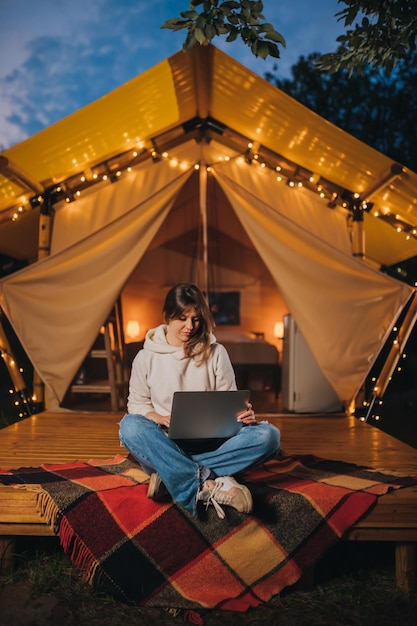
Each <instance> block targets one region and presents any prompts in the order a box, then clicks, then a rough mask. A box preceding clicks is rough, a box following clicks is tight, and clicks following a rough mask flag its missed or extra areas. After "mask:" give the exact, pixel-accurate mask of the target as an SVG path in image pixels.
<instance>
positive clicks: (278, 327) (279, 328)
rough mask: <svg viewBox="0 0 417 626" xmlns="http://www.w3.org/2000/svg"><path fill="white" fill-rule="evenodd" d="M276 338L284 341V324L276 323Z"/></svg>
mask: <svg viewBox="0 0 417 626" xmlns="http://www.w3.org/2000/svg"><path fill="white" fill-rule="evenodd" d="M274 337H276V338H277V339H282V338H283V337H284V322H275V325H274Z"/></svg>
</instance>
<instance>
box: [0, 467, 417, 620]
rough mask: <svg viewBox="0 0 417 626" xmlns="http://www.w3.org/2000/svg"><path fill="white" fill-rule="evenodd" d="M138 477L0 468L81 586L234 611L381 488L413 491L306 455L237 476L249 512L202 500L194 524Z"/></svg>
mask: <svg viewBox="0 0 417 626" xmlns="http://www.w3.org/2000/svg"><path fill="white" fill-rule="evenodd" d="M147 480H148V477H147V475H146V474H145V473H144V472H142V470H141V469H140V468H139V466H138V465H136V464H135V463H134V462H132V461H130V460H129V459H125V458H124V457H122V456H118V457H115V458H114V459H110V460H106V461H95V460H93V461H90V462H88V463H83V462H78V463H68V464H65V465H43V466H41V467H40V468H22V469H19V470H12V471H3V472H0V483H3V484H11V485H15V486H25V487H26V488H28V489H36V490H38V491H39V497H38V505H39V513H40V515H41V516H42V517H43V518H46V519H47V520H48V522H49V523H51V524H52V525H53V527H54V529H55V532H56V533H57V534H58V535H59V538H60V541H61V545H62V547H63V549H64V550H65V552H67V553H68V554H69V555H70V556H71V559H72V561H73V562H74V563H75V565H76V566H77V567H78V568H79V569H80V570H81V571H83V573H84V574H85V576H86V578H87V579H88V580H90V581H92V582H93V583H94V584H96V585H97V586H99V587H100V588H102V589H105V590H106V591H109V592H111V593H113V594H114V595H116V596H117V597H118V598H120V599H122V600H124V601H126V602H129V603H133V604H148V605H154V606H163V607H178V608H185V609H187V608H188V609H198V608H200V609H201V608H216V609H224V610H232V611H245V610H247V609H248V608H249V607H251V606H252V607H254V606H258V605H259V604H261V603H263V602H266V601H268V600H269V599H270V598H271V597H272V596H273V595H274V594H277V593H279V592H280V591H281V590H282V589H283V588H284V587H286V586H288V585H292V584H293V583H295V582H296V581H297V580H298V579H299V578H300V576H301V575H302V574H303V572H304V571H305V570H306V569H308V568H310V567H311V566H312V565H314V564H315V563H316V562H317V561H318V560H319V559H320V558H321V557H322V556H323V555H324V553H325V552H326V551H327V550H328V549H329V548H330V547H331V546H332V545H334V544H335V543H336V542H337V541H338V540H339V539H340V538H341V537H342V535H343V534H344V533H345V532H346V530H348V529H349V528H350V527H351V526H352V525H353V524H354V523H355V522H357V521H358V520H359V518H361V517H362V516H363V515H364V514H365V513H366V512H367V511H368V510H369V509H370V508H371V507H372V505H373V504H374V502H375V500H376V498H377V497H378V495H381V494H383V493H386V492H387V491H388V490H389V489H398V488H400V487H406V486H410V485H415V484H417V477H407V476H396V475H392V474H387V473H383V472H380V471H375V470H372V469H370V468H366V467H360V466H357V465H352V464H348V463H343V462H340V461H329V460H325V459H320V458H317V457H314V456H291V457H287V458H282V459H279V460H275V461H270V462H268V463H266V464H265V465H263V466H262V467H259V468H257V469H254V470H251V471H250V472H247V473H246V474H245V475H244V476H242V477H240V480H241V482H245V483H246V484H247V485H248V486H249V488H250V490H251V492H252V495H253V500H254V510H253V513H252V514H251V515H244V514H241V513H238V512H237V511H235V510H234V509H232V508H227V507H225V510H226V519H225V520H220V519H219V518H218V517H217V515H216V513H215V511H214V509H213V508H212V507H209V509H208V510H206V509H205V507H204V505H202V504H201V509H199V516H198V517H197V518H193V517H192V516H190V515H189V514H188V513H187V512H186V511H184V509H182V508H181V507H178V506H176V505H175V504H172V503H171V502H170V501H169V500H167V501H165V502H155V501H153V500H150V499H149V498H147Z"/></svg>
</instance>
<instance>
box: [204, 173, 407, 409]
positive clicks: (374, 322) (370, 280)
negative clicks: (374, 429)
mask: <svg viewBox="0 0 417 626" xmlns="http://www.w3.org/2000/svg"><path fill="white" fill-rule="evenodd" d="M214 174H215V176H216V177H217V179H218V180H219V183H220V184H221V186H222V188H223V190H224V191H225V193H226V195H227V197H228V198H229V200H230V202H231V204H232V206H233V208H234V210H235V212H236V214H237V215H238V217H239V219H240V220H241V222H242V224H243V226H244V228H245V230H246V232H247V233H248V235H249V237H250V238H251V240H252V242H253V244H254V246H255V248H256V249H257V251H258V253H259V254H260V256H261V257H262V259H263V260H264V262H265V264H266V265H267V267H269V269H270V271H271V273H272V275H273V277H274V279H275V281H276V284H277V285H278V287H279V289H280V291H281V293H282V295H283V297H284V299H285V301H286V303H287V305H288V307H289V309H290V311H291V313H292V315H293V316H294V318H295V320H296V321H297V324H298V326H299V328H300V330H301V332H302V333H303V336H304V337H305V338H306V341H307V343H308V345H309V347H310V349H311V351H312V353H313V355H314V357H315V358H316V361H317V363H318V364H319V366H320V367H321V369H322V372H323V374H324V375H325V376H326V378H327V379H328V380H329V382H330V383H331V385H332V387H333V388H334V390H335V391H336V393H337V395H338V396H339V399H340V400H341V401H342V402H343V403H344V404H345V405H348V404H349V403H350V401H351V400H352V399H353V398H354V396H355V395H356V393H357V392H358V390H359V388H360V386H361V384H362V383H363V381H364V379H365V377H366V375H367V374H368V372H369V370H370V369H371V367H372V365H373V363H374V362H375V360H376V358H377V356H378V354H379V352H380V350H381V347H382V345H383V343H384V342H385V340H386V338H387V336H388V333H389V332H390V330H391V328H392V326H393V324H394V322H395V320H396V319H397V317H398V315H399V314H400V312H401V310H402V308H403V307H404V306H405V304H406V303H407V302H408V300H409V298H410V297H411V294H412V293H413V291H414V290H413V289H412V288H411V287H409V286H408V285H405V284H404V283H400V282H398V281H396V280H394V279H392V278H390V277H388V276H386V275H384V274H381V273H380V272H379V271H377V270H375V269H373V268H370V267H368V266H367V265H365V264H364V263H363V262H362V261H359V260H357V259H356V258H354V257H353V256H352V255H351V253H350V252H349V249H348V245H347V240H346V228H345V227H343V224H342V222H341V220H340V216H337V215H336V214H335V213H333V212H332V211H328V210H326V209H325V208H324V207H323V206H316V210H314V207H313V206H310V207H309V211H308V218H307V219H305V218H306V216H305V214H304V210H305V200H304V199H303V200H301V197H300V195H301V194H300V191H296V192H295V193H293V192H291V191H290V190H288V191H287V190H286V189H285V188H284V187H282V188H280V191H279V196H278V194H277V186H276V184H275V183H274V181H273V180H272V176H271V173H270V172H265V171H263V172H262V173H260V172H259V171H256V172H255V170H254V168H252V169H251V168H248V167H247V166H246V167H243V168H242V167H239V163H238V162H236V161H235V162H233V163H231V164H230V167H228V168H227V169H226V168H224V167H219V168H214ZM255 181H256V182H255ZM255 190H256V192H255ZM297 194H298V202H297Z"/></svg>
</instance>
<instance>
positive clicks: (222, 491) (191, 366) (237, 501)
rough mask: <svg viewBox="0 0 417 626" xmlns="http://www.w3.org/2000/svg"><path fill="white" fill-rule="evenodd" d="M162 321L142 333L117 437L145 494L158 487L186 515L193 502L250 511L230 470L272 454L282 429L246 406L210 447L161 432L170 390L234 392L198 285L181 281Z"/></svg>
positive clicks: (170, 294)
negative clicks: (143, 478) (235, 426)
mask: <svg viewBox="0 0 417 626" xmlns="http://www.w3.org/2000/svg"><path fill="white" fill-rule="evenodd" d="M163 320H164V324H161V325H160V326H158V327H157V328H154V329H152V330H149V331H148V332H147V333H146V338H145V343H144V346H143V350H141V351H140V352H139V353H138V354H137V355H136V357H135V359H134V361H133V364H132V373H131V377H130V384H129V397H128V401H127V410H128V413H127V414H126V415H125V416H124V417H123V419H122V421H121V423H120V441H121V443H122V444H123V446H124V447H125V448H126V449H127V450H129V452H130V453H131V454H132V455H133V456H134V457H135V459H136V460H137V461H138V462H139V463H140V465H141V466H142V467H143V469H144V470H145V471H146V472H147V473H148V474H150V475H151V477H150V481H149V489H148V497H151V498H157V497H158V495H161V492H162V490H163V489H164V487H165V488H166V490H168V492H169V493H170V495H171V496H172V498H173V499H174V500H175V502H176V503H177V504H179V505H180V506H182V507H184V508H185V509H186V510H187V511H188V512H190V513H191V514H192V515H195V514H196V510H197V502H198V501H202V502H204V503H205V504H206V506H209V505H210V504H212V505H213V506H214V507H215V509H216V511H217V513H218V515H219V517H221V518H224V511H223V509H222V507H221V506H220V505H222V504H223V505H226V506H232V507H234V508H235V509H237V510H238V511H240V512H242V513H250V512H251V511H252V506H253V504H252V496H251V493H250V491H249V489H248V488H247V487H246V486H245V485H240V484H239V483H238V482H237V481H236V479H235V478H234V476H235V475H236V474H239V473H240V472H243V471H245V470H247V469H248V468H250V467H254V466H255V465H258V464H260V463H263V462H264V461H266V460H268V459H271V458H273V457H275V456H276V455H277V454H278V453H279V449H280V432H279V430H278V429H277V428H275V426H272V425H271V424H269V423H267V422H261V423H258V422H257V421H256V417H255V413H254V411H253V409H252V405H251V404H248V406H247V410H246V411H243V412H242V413H240V414H239V415H238V417H237V419H238V421H240V422H242V424H243V426H245V428H241V429H240V430H239V432H238V434H236V435H235V436H233V437H231V438H230V439H228V440H227V441H225V442H224V443H222V444H221V445H220V447H218V448H217V449H215V450H210V451H205V452H199V453H198V454H194V453H192V454H187V453H186V452H185V451H184V450H182V448H180V447H179V446H178V445H177V444H176V443H175V442H174V441H173V440H171V439H169V438H168V437H167V435H166V431H167V429H168V427H169V423H170V411H171V405H172V397H173V394H174V392H175V391H199V390H205V391H214V390H220V391H233V390H236V381H235V376H234V372H233V368H232V365H231V362H230V359H229V356H228V354H227V352H226V349H225V348H224V346H222V345H221V344H218V343H217V342H216V338H215V337H214V335H213V330H214V321H213V318H212V316H211V313H210V310H209V308H208V306H207V303H206V301H205V298H204V296H203V294H202V293H201V291H200V290H199V289H198V287H196V286H195V285H192V284H180V285H177V286H176V287H173V288H172V289H171V290H170V291H169V292H168V294H167V296H166V299H165V304H164V307H163Z"/></svg>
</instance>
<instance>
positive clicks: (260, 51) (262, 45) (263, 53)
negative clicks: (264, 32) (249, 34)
mask: <svg viewBox="0 0 417 626" xmlns="http://www.w3.org/2000/svg"><path fill="white" fill-rule="evenodd" d="M268 54H269V48H268V44H267V43H266V41H260V42H259V43H258V46H257V50H256V56H257V57H260V58H261V59H266V57H267V56H268Z"/></svg>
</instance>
